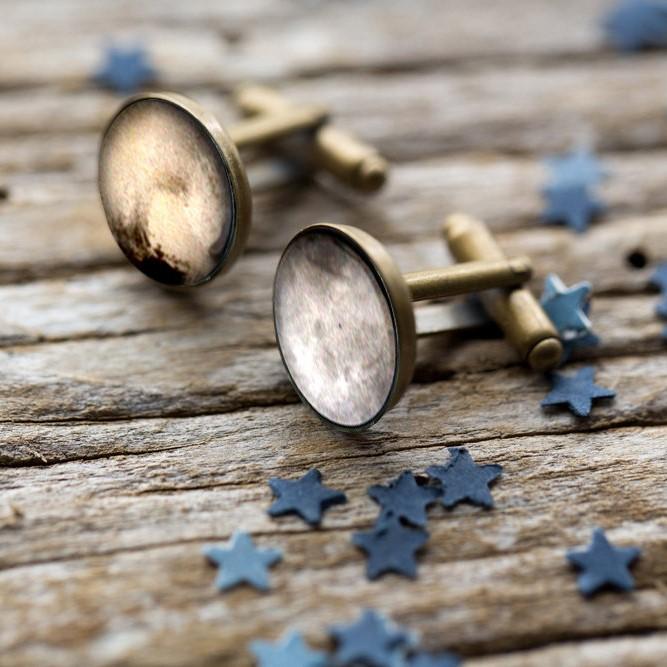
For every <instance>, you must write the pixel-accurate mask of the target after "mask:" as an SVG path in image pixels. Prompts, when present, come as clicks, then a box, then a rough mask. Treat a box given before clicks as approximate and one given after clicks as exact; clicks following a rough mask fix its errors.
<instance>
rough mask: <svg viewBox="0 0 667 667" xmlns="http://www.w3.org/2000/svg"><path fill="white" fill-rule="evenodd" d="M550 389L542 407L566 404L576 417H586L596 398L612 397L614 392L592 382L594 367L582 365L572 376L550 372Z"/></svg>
mask: <svg viewBox="0 0 667 667" xmlns="http://www.w3.org/2000/svg"><path fill="white" fill-rule="evenodd" d="M550 378H551V391H550V392H549V393H548V394H547V396H546V398H545V399H544V400H543V401H542V407H543V408H544V407H548V406H551V405H567V407H568V408H569V409H570V410H571V411H572V412H573V413H574V414H575V415H577V417H588V415H590V413H591V408H592V407H593V400H594V399H596V398H614V396H616V392H614V391H612V390H611V389H606V388H605V387H599V386H598V385H596V384H595V383H594V381H593V380H594V379H595V369H594V368H593V367H592V366H584V368H582V369H580V370H579V371H578V372H577V373H576V375H574V377H570V376H566V375H562V374H561V373H551V374H550Z"/></svg>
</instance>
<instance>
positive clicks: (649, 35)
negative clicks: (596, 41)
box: [603, 0, 667, 51]
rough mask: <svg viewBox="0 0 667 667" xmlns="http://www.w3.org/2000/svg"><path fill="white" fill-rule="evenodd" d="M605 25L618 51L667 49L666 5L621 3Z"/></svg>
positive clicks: (640, 0)
mask: <svg viewBox="0 0 667 667" xmlns="http://www.w3.org/2000/svg"><path fill="white" fill-rule="evenodd" d="M603 25H604V28H605V30H606V32H607V36H608V38H609V41H610V42H611V43H612V45H613V46H614V47H615V48H616V49H617V50H618V51H640V50H642V49H651V48H664V47H667V2H664V0H622V1H621V2H620V3H619V4H618V5H617V6H616V8H615V9H613V10H612V11H611V12H610V13H609V14H608V15H607V16H606V17H605V19H604V23H603Z"/></svg>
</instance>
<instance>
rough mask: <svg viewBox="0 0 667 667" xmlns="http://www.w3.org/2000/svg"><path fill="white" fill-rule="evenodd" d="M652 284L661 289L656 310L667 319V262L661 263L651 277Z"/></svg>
mask: <svg viewBox="0 0 667 667" xmlns="http://www.w3.org/2000/svg"><path fill="white" fill-rule="evenodd" d="M650 282H651V285H653V286H654V287H657V288H658V289H659V290H660V294H661V299H660V301H659V303H658V305H657V306H656V307H655V312H656V313H657V314H658V315H659V316H660V317H662V318H664V319H667V262H665V263H663V264H659V265H658V267H657V268H656V269H655V271H654V272H653V275H652V276H651V278H650Z"/></svg>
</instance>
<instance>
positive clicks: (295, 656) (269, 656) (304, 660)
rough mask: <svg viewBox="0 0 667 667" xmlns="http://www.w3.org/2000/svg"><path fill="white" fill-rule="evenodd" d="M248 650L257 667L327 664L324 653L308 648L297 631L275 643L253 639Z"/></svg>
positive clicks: (319, 665) (324, 665) (321, 665)
mask: <svg viewBox="0 0 667 667" xmlns="http://www.w3.org/2000/svg"><path fill="white" fill-rule="evenodd" d="M250 650H251V651H252V653H253V655H254V656H255V658H256V660H257V666H258V667H327V665H328V664H329V658H328V656H327V655H326V653H322V652H321V651H313V650H312V649H310V648H309V647H308V646H307V645H306V643H305V642H304V641H303V638H302V637H301V635H300V634H299V633H298V632H291V633H290V634H288V635H287V636H286V637H284V638H283V639H282V640H281V641H280V642H277V643H275V644H272V643H270V642H265V641H254V642H252V643H251V644H250Z"/></svg>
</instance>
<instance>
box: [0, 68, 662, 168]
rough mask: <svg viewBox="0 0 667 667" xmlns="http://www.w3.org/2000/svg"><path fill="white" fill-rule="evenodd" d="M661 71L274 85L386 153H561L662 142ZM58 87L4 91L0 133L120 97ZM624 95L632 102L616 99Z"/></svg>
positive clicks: (94, 112) (59, 126) (59, 121)
mask: <svg viewBox="0 0 667 667" xmlns="http://www.w3.org/2000/svg"><path fill="white" fill-rule="evenodd" d="M663 71H664V62H663V60H662V58H661V56H659V55H650V56H645V57H642V58H639V59H631V60H628V59H616V60H603V61H600V62H593V63H591V64H590V65H588V66H587V67H585V68H582V67H581V66H579V65H578V64H576V63H567V62H565V63H562V64H560V63H558V64H555V65H553V66H550V67H545V68H535V67H533V66H530V65H523V64H510V65H506V66H502V67H501V66H499V67H497V68H484V69H476V68H475V69H471V70H464V69H461V70H454V71H452V72H447V73H446V75H445V74H443V73H442V72H439V71H437V70H435V71H415V72H407V73H403V74H396V75H393V76H384V75H382V74H379V75H378V74H372V73H341V74H335V75H329V76H322V77H318V78H312V79H304V80H297V81H290V82H287V83H285V84H284V85H281V86H280V88H281V90H283V91H284V92H285V93H286V94H287V95H290V96H291V97H293V98H294V99H296V100H303V101H310V102H313V101H315V102H318V103H322V104H325V105H326V106H327V107H329V108H330V109H331V110H332V113H334V114H335V116H336V118H337V119H338V120H339V122H340V123H342V124H343V125H345V126H347V127H349V128H350V129H351V130H353V131H355V132H358V133H359V134H360V135H361V136H364V137H365V138H366V139H368V140H369V141H371V142H373V143H375V144H377V145H378V147H379V148H381V149H382V150H383V151H384V152H385V153H386V154H387V155H388V157H389V158H390V159H392V160H406V159H414V158H417V157H420V158H423V157H425V156H434V155H442V154H443V153H447V152H451V151H462V150H486V151H494V150H497V151H504V152H507V153H526V152H536V151H538V152H541V151H552V150H563V149H566V148H569V147H570V145H571V144H572V143H574V142H578V141H582V140H584V141H586V140H590V141H592V142H594V143H595V144H596V145H597V146H598V148H599V149H601V150H605V151H613V150H630V149H650V148H652V149H656V148H664V147H665V136H667V118H666V117H665V114H664V108H663V107H664V105H663V102H662V100H661V98H660V97H659V96H657V95H655V94H654V92H653V91H654V90H656V89H657V88H659V86H660V85H661V82H662V77H663ZM179 88H180V89H181V90H182V91H183V92H187V93H189V94H191V95H193V96H194V97H195V98H197V99H199V100H200V101H202V102H203V103H205V105H206V106H207V107H209V108H210V109H211V110H212V111H213V112H215V113H216V115H218V117H219V118H221V119H223V120H224V119H225V118H230V117H231V116H230V115H229V100H228V99H223V98H222V97H221V96H220V95H219V94H217V93H212V92H211V91H210V89H208V90H204V89H198V88H197V87H196V86H194V85H192V86H189V87H180V86H179ZM406 91H409V94H406ZM582 91H585V94H583V93H582ZM57 93H58V89H57V88H55V89H54V88H52V89H49V88H45V87H42V88H39V89H37V90H17V91H11V92H7V93H6V94H5V95H3V105H2V108H0V136H3V137H4V136H8V135H9V136H15V135H17V134H28V133H34V134H40V133H41V134H44V133H48V134H51V133H53V132H77V133H80V132H81V131H83V130H96V129H100V128H101V127H103V125H104V123H105V122H106V120H107V119H108V117H109V116H110V114H111V113H112V111H113V109H114V108H115V106H116V104H117V98H116V97H114V96H113V95H110V94H108V93H104V92H101V91H93V90H84V91H80V92H72V93H71V94H69V95H67V96H62V95H58V94H57ZM620 99H624V100H626V101H627V100H630V99H631V100H632V104H627V103H626V104H619V100H620ZM564 100H567V104H565V103H564ZM416 119H418V122H415V120H416Z"/></svg>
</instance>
